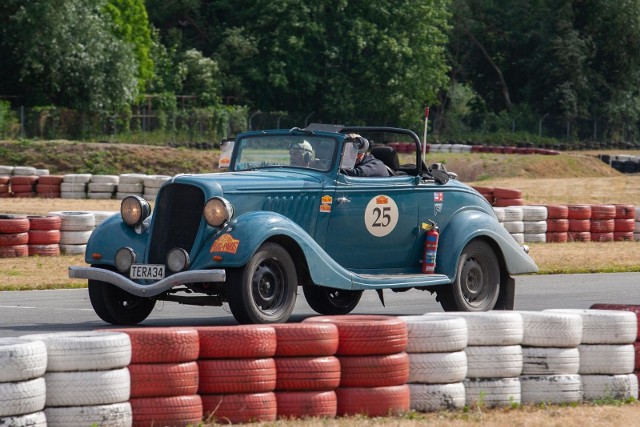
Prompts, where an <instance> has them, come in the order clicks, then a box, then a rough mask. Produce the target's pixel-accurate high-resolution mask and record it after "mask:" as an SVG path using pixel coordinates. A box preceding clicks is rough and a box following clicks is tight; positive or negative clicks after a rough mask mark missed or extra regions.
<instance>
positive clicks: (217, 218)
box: [202, 197, 233, 227]
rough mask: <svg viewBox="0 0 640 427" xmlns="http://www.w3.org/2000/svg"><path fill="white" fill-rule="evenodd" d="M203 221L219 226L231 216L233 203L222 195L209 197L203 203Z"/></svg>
mask: <svg viewBox="0 0 640 427" xmlns="http://www.w3.org/2000/svg"><path fill="white" fill-rule="evenodd" d="M202 215H204V219H205V221H207V224H209V225H210V226H212V227H220V226H221V225H222V224H224V223H225V222H227V221H229V220H230V219H231V217H233V205H231V203H229V202H228V201H227V200H225V199H223V198H222V197H214V198H212V199H209V201H207V203H206V204H205V205H204V212H203V213H202Z"/></svg>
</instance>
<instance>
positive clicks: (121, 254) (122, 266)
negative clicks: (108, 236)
mask: <svg viewBox="0 0 640 427" xmlns="http://www.w3.org/2000/svg"><path fill="white" fill-rule="evenodd" d="M134 262H136V253H135V252H134V251H133V249H131V248H121V249H118V252H116V268H117V269H118V271H119V272H120V273H126V272H128V271H129V269H130V268H131V266H132V265H133V263H134Z"/></svg>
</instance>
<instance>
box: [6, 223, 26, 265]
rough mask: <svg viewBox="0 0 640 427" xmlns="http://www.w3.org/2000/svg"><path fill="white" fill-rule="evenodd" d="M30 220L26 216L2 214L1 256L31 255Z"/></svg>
mask: <svg viewBox="0 0 640 427" xmlns="http://www.w3.org/2000/svg"><path fill="white" fill-rule="evenodd" d="M28 242H29V220H28V219H27V217H25V216H19V215H0V258H17V257H26V256H29V246H28V245H27V243H28Z"/></svg>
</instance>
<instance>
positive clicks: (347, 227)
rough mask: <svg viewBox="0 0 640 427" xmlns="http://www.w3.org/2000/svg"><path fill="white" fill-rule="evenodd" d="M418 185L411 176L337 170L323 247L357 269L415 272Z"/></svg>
mask: <svg viewBox="0 0 640 427" xmlns="http://www.w3.org/2000/svg"><path fill="white" fill-rule="evenodd" d="M416 189H417V184H416V182H415V178H414V177H410V176H403V177H384V178H373V177H349V176H345V175H340V176H338V178H337V181H336V188H335V193H334V195H333V197H332V200H331V204H330V206H329V207H328V208H329V210H330V212H328V213H329V224H328V227H327V233H326V240H325V242H324V243H325V250H326V252H327V253H328V254H329V255H330V256H331V257H332V258H333V259H334V260H336V261H337V262H338V263H339V264H341V265H342V266H343V267H345V268H348V269H351V270H354V271H356V272H363V273H365V272H371V273H376V272H377V273H380V272H381V270H384V272H386V273H402V272H415V271H416V270H417V269H419V268H420V253H421V247H422V240H421V239H420V238H419V237H420V236H421V234H422V233H420V230H419V223H418V216H419V200H418V193H417V192H416ZM374 270H376V271H374Z"/></svg>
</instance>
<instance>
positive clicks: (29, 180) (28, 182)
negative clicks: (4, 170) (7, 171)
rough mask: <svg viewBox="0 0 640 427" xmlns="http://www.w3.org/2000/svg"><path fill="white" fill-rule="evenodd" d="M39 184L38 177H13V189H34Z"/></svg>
mask: <svg viewBox="0 0 640 427" xmlns="http://www.w3.org/2000/svg"><path fill="white" fill-rule="evenodd" d="M36 182H38V177H37V176H36V175H14V176H12V177H11V187H12V188H15V186H17V185H25V186H30V187H33V186H34V185H35V183H36Z"/></svg>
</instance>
